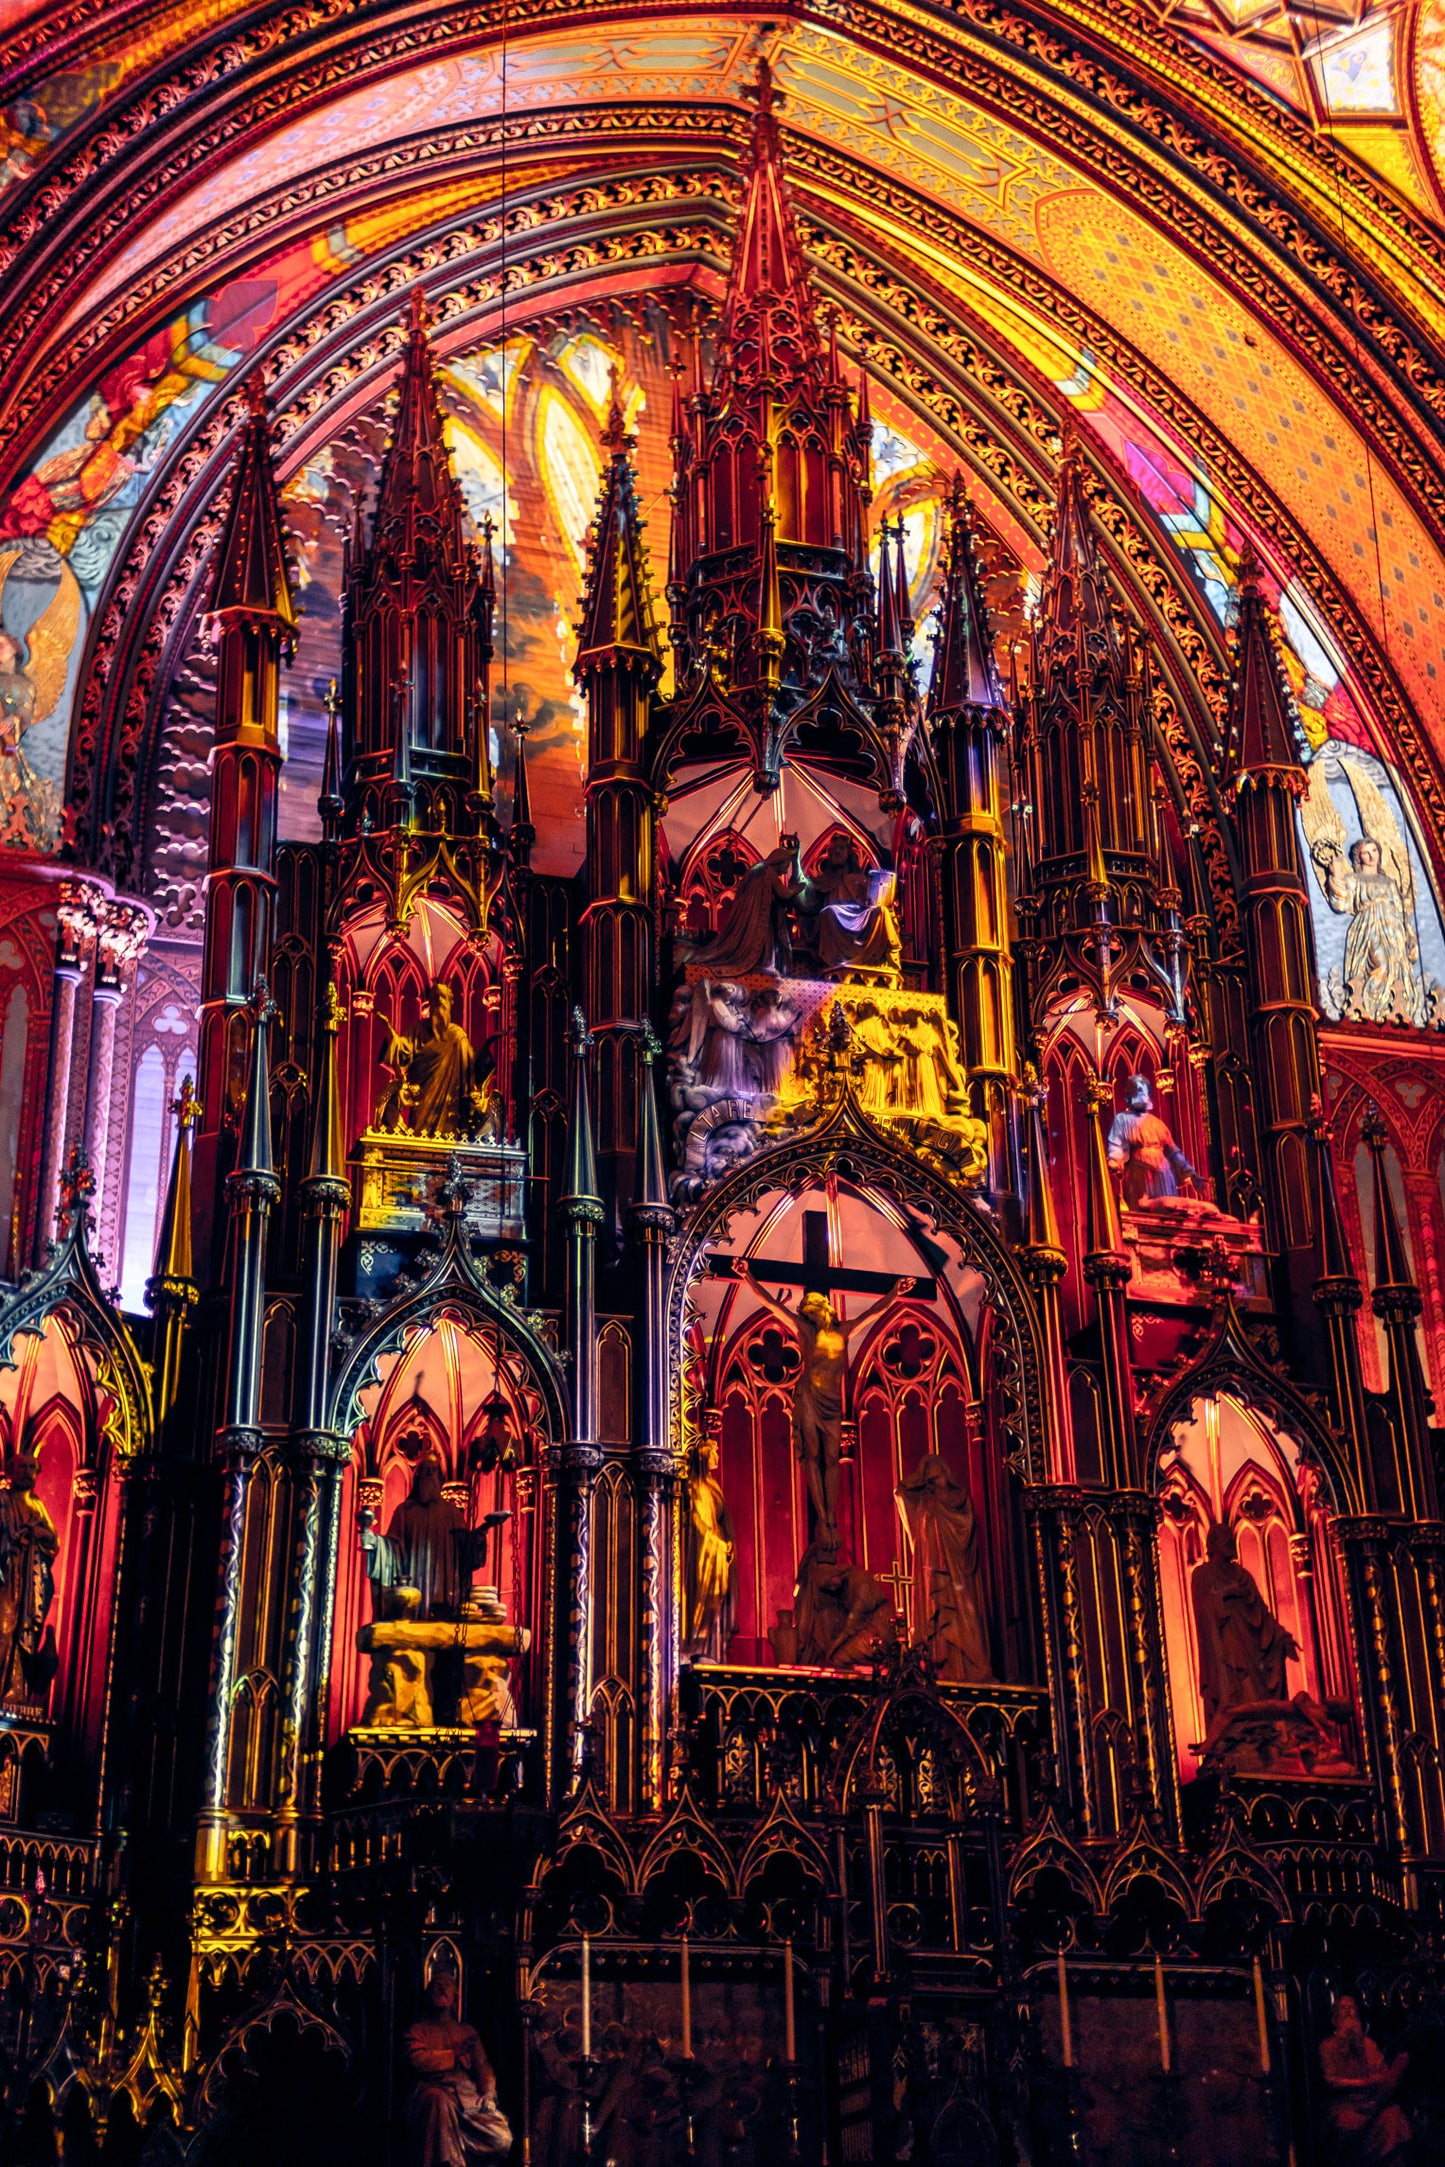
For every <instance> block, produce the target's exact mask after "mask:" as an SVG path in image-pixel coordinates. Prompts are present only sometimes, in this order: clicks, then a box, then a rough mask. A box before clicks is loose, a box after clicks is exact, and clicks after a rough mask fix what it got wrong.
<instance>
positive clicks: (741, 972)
mask: <svg viewBox="0 0 1445 2167" xmlns="http://www.w3.org/2000/svg"><path fill="white" fill-rule="evenodd" d="M800 880H801V875H800V872H799V867H798V838H797V836H796V835H784V836H780V837H779V839H778V846H777V848H776V850H770V851H769V852H768V855H767V856H766V857H765V858H763V859H762V860H760V862H759V863H758V864H757V865H753V866H750V867H749V868H748V870H747V872H746V873H744V874H743V876H742V878H741V880H740V881H739V882H738V884H737V886H736V888H735V889H734V890H733V900H732V908H731V909H730V910H729V912H728V915H727V919H726V921H725V922H724V924H722V925H721V926H719V928H718V931H717V933H716V935H715V937H714V938H713V940H712V941H711V943H710V944H709V945H708V946H707V947H706V948H699V949H698V951H697V960H698V962H699V963H703V964H706V966H707V969H708V971H709V972H710V974H711V975H712V976H714V977H716V978H747V977H750V976H751V975H752V973H753V972H755V971H770V972H772V973H774V974H775V975H776V976H777V977H779V978H786V977H787V976H788V973H789V971H790V970H791V968H792V962H793V936H792V932H791V930H790V926H789V921H788V906H789V904H790V903H791V902H792V901H793V898H794V897H795V896H796V895H797V893H798V888H799V884H800Z"/></svg>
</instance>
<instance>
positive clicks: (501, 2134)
mask: <svg viewBox="0 0 1445 2167" xmlns="http://www.w3.org/2000/svg"><path fill="white" fill-rule="evenodd" d="M456 2008H457V1983H456V1980H455V1979H454V1978H453V1977H452V1975H451V1973H450V1972H446V1971H438V1972H434V1973H433V1975H432V1977H431V1979H430V1981H429V1982H428V1985H427V1990H426V2009H425V2013H424V2014H423V2015H422V2016H420V2017H419V2018H418V2019H417V2021H416V2023H415V2024H413V2025H412V2026H411V2027H410V2029H409V2030H408V2032H407V2035H406V2059H407V2065H408V2067H409V2068H410V2069H411V2071H412V2073H413V2076H414V2077H415V2080H416V2081H415V2083H414V2084H413V2086H412V2091H411V2097H410V2099H409V2100H408V2101H407V2108H406V2120H407V2131H408V2134H409V2136H410V2139H411V2157H412V2163H413V2167H472V2163H473V2162H474V2161H476V2160H485V2159H502V2158H504V2157H505V2156H506V2154H507V2153H508V2152H510V2151H511V2149H512V2131H511V2127H510V2125H509V2123H508V2121H507V2118H506V2116H505V2115H504V2114H503V2113H502V2111H501V2109H500V2108H499V2107H498V2105H497V2080H496V2078H495V2077H494V2076H493V2075H492V2068H491V2064H490V2062H489V2061H488V2060H487V2057H486V2053H485V2051H484V2049H483V2047H482V2042H481V2038H480V2036H479V2034H478V2033H477V2031H476V2030H475V2028H474V2027H473V2026H472V2025H470V2024H463V2023H462V2022H461V2021H460V2019H459V2018H458V2016H457V2013H456Z"/></svg>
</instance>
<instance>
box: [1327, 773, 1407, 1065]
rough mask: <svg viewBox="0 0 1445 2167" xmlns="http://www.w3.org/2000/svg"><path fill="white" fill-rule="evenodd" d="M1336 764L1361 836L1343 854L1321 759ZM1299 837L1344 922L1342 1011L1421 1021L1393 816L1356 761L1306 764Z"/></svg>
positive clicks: (1340, 826) (1402, 856) (1402, 859)
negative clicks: (1351, 800) (1303, 839)
mask: <svg viewBox="0 0 1445 2167" xmlns="http://www.w3.org/2000/svg"><path fill="white" fill-rule="evenodd" d="M1332 753H1333V755H1334V757H1335V758H1336V759H1337V760H1338V763H1339V766H1340V767H1341V768H1342V769H1343V771H1344V773H1345V775H1346V777H1347V778H1348V781H1349V785H1350V788H1351V790H1352V792H1353V793H1354V799H1355V805H1356V807H1357V809H1358V811H1359V816H1360V827H1361V830H1362V833H1361V834H1360V835H1359V836H1358V837H1357V838H1356V840H1355V841H1354V842H1353V843H1351V844H1350V845H1349V847H1348V849H1347V848H1346V845H1345V824H1344V820H1343V819H1342V817H1341V815H1340V810H1339V807H1338V806H1337V805H1336V803H1335V801H1334V799H1333V798H1332V797H1331V795H1330V791H1329V784H1328V782H1327V780H1326V773H1325V768H1326V758H1327V756H1328V755H1330V754H1332ZM1300 810H1301V817H1302V819H1303V821H1304V829H1305V837H1306V840H1307V841H1308V843H1309V849H1310V857H1311V858H1312V859H1313V861H1314V866H1315V872H1316V876H1317V878H1318V880H1319V884H1320V887H1321V889H1322V891H1323V893H1324V897H1325V901H1326V902H1327V903H1328V904H1329V906H1330V909H1331V910H1333V911H1337V912H1338V913H1339V914H1340V915H1341V916H1348V918H1349V920H1350V924H1349V929H1348V931H1347V933H1346V935H1345V967H1344V979H1345V1012H1346V1013H1347V1014H1348V1015H1351V1016H1358V1017H1361V1018H1363V1019H1364V1020H1365V1021H1367V1022H1370V1023H1391V1022H1393V1021H1394V1020H1395V1019H1396V1018H1397V1017H1400V1016H1404V1017H1407V1018H1408V1019H1409V1020H1410V1021H1411V1022H1419V1021H1421V1020H1422V1018H1423V1013H1424V1008H1425V988H1424V982H1423V979H1422V976H1421V971H1420V943H1419V939H1418V937H1417V935H1416V932H1415V922H1414V913H1415V875H1414V869H1413V868H1412V866H1411V864H1410V854H1409V852H1408V850H1407V849H1406V847H1405V840H1404V837H1403V836H1402V835H1401V833H1400V824H1399V821H1398V820H1397V819H1396V817H1395V813H1394V811H1393V809H1392V807H1391V805H1390V803H1389V801H1388V799H1387V798H1386V797H1385V795H1384V793H1383V792H1382V791H1381V789H1380V787H1379V785H1378V783H1377V782H1376V781H1375V779H1374V777H1373V776H1372V775H1370V774H1369V773H1368V772H1367V770H1366V767H1365V764H1364V760H1363V759H1362V758H1361V757H1358V756H1357V757H1356V758H1354V759H1351V758H1349V757H1348V756H1347V755H1346V753H1345V752H1344V750H1343V748H1340V747H1336V746H1325V747H1324V748H1323V749H1322V751H1321V752H1320V753H1319V754H1317V755H1316V757H1315V759H1314V760H1313V761H1312V762H1311V764H1310V770H1309V789H1308V791H1307V793H1306V795H1305V798H1304V802H1303V804H1302V806H1301V809H1300Z"/></svg>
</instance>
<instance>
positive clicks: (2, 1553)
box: [0, 1452, 60, 1701]
mask: <svg viewBox="0 0 1445 2167" xmlns="http://www.w3.org/2000/svg"><path fill="white" fill-rule="evenodd" d="M38 1473H39V1463H38V1462H37V1460H36V1458H35V1456H34V1455H33V1454H32V1453H28V1452H16V1453H12V1454H11V1456H10V1460H9V1463H8V1465H7V1467H6V1477H7V1481H6V1487H5V1489H4V1490H3V1491H0V1701H28V1700H34V1699H36V1698H38V1696H39V1695H40V1694H41V1693H43V1691H44V1689H45V1687H46V1685H47V1684H48V1683H49V1678H50V1675H52V1674H53V1671H54V1667H55V1665H54V1657H53V1654H52V1653H51V1647H48V1646H47V1639H48V1635H47V1631H46V1627H47V1621H48V1619H49V1617H50V1606H51V1604H52V1603H53V1601H54V1600H55V1557H56V1552H57V1551H58V1550H59V1548H60V1538H59V1536H58V1535H57V1534H56V1532H55V1523H54V1521H53V1520H52V1519H51V1517H50V1515H49V1513H48V1512H47V1511H46V1509H45V1507H44V1506H43V1505H42V1504H41V1502H40V1500H39V1498H38V1497H37V1496H36V1495H35V1479H36V1476H37V1475H38ZM51 1646H53V1642H52V1643H51Z"/></svg>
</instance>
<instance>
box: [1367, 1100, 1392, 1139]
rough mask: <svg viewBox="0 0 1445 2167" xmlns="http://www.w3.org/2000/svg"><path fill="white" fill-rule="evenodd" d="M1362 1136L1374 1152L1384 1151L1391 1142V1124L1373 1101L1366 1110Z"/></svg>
mask: <svg viewBox="0 0 1445 2167" xmlns="http://www.w3.org/2000/svg"><path fill="white" fill-rule="evenodd" d="M1360 1134H1361V1135H1362V1136H1363V1137H1364V1139H1365V1142H1366V1143H1367V1144H1368V1145H1369V1147H1370V1149H1371V1151H1374V1152H1381V1151H1383V1150H1384V1149H1385V1146H1386V1145H1387V1144H1388V1143H1389V1141H1390V1128H1389V1123H1388V1122H1387V1121H1386V1119H1385V1117H1384V1115H1383V1114H1382V1113H1381V1112H1380V1109H1379V1107H1378V1106H1377V1105H1376V1103H1375V1101H1374V1100H1373V1099H1371V1101H1370V1103H1369V1106H1368V1107H1367V1108H1366V1111H1365V1118H1364V1120H1363V1121H1362V1122H1361V1123H1360Z"/></svg>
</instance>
